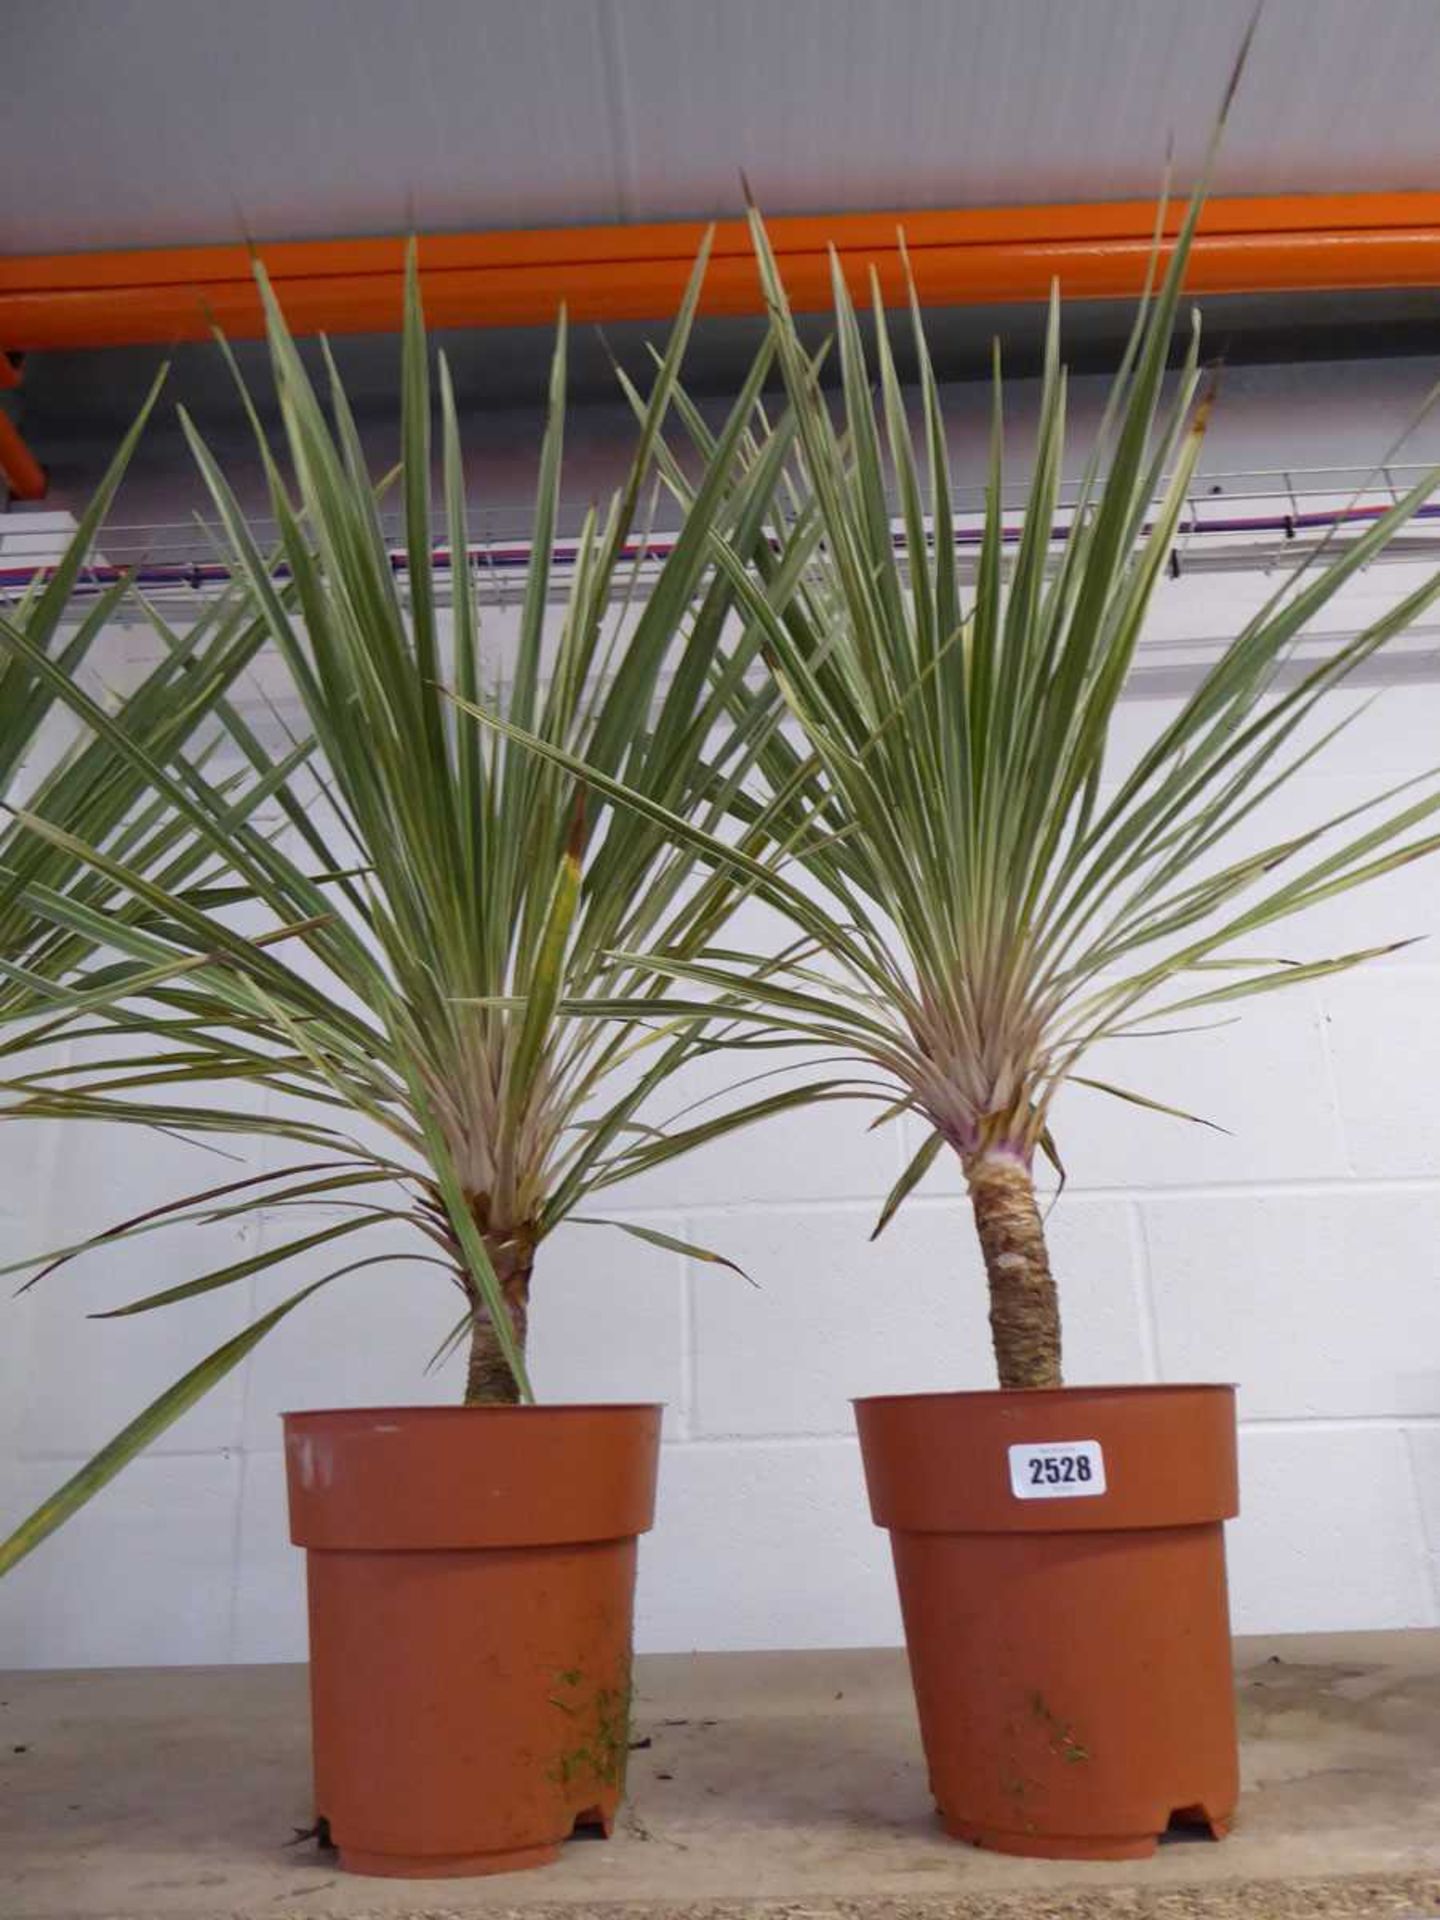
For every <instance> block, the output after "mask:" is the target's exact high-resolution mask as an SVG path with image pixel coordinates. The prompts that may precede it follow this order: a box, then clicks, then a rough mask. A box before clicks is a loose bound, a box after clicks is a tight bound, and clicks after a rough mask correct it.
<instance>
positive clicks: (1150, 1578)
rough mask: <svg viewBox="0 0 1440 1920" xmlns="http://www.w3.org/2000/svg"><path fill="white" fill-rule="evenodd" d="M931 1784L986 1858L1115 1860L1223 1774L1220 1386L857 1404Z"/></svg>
mask: <svg viewBox="0 0 1440 1920" xmlns="http://www.w3.org/2000/svg"><path fill="white" fill-rule="evenodd" d="M856 1417H857V1420H858V1423H859V1428H860V1443H861V1448H862V1450H863V1453H864V1457H865V1474H866V1479H867V1482H868V1484H869V1490H870V1509H871V1512H872V1513H873V1514H874V1517H875V1520H876V1522H877V1524H878V1525H880V1526H882V1527H888V1528H889V1529H890V1536H891V1545H892V1547H893V1549H894V1555H895V1571H896V1576H897V1578H898V1581H899V1586H900V1602H901V1608H902V1611H903V1613H904V1618H905V1639H906V1645H907V1647H908V1649H909V1655H910V1671H911V1676H912V1678H913V1680H914V1684H915V1698H916V1704H917V1707H918V1709H919V1714H920V1730H921V1735H922V1737H923V1739H924V1743H925V1754H926V1758H927V1760H928V1761H929V1766H930V1784H931V1790H932V1792H933V1793H934V1796H935V1800H936V1804H937V1806H938V1807H939V1810H940V1815H941V1818H942V1819H943V1821H944V1823H945V1827H946V1830H947V1831H948V1832H949V1833H952V1834H954V1835H955V1836H956V1837H957V1838H959V1839H962V1840H970V1841H973V1842H974V1843H975V1844H976V1845H977V1846H983V1847H993V1848H995V1849H996V1850H998V1851H1000V1852H1002V1853H1021V1854H1038V1855H1043V1856H1047V1857H1050V1858H1056V1859H1094V1860H1118V1859H1127V1858H1133V1857H1136V1856H1139V1855H1143V1854H1148V1853H1151V1852H1153V1851H1154V1848H1155V1844H1156V1840H1157V1838H1158V1836H1159V1835H1160V1834H1161V1833H1163V1832H1164V1831H1165V1829H1166V1828H1167V1827H1168V1826H1169V1825H1171V1824H1172V1821H1176V1820H1178V1821H1181V1822H1184V1823H1187V1824H1194V1825H1198V1826H1202V1827H1208V1828H1209V1830H1210V1832H1211V1833H1212V1834H1213V1835H1214V1836H1215V1837H1216V1838H1217V1839H1218V1838H1219V1837H1220V1836H1221V1835H1223V1834H1224V1833H1225V1831H1226V1830H1227V1828H1228V1827H1229V1824H1230V1821H1231V1819H1232V1817H1233V1814H1234V1810H1235V1801H1236V1797H1237V1793H1238V1790H1239V1781H1238V1769H1237V1762H1236V1743H1235V1704H1234V1691H1233V1675H1232V1669H1231V1656H1230V1625H1229V1614H1228V1607H1227V1601H1226V1590H1225V1542H1224V1533H1223V1522H1224V1521H1225V1520H1227V1519H1228V1518H1230V1517H1231V1516H1233V1515H1234V1514H1235V1513H1236V1511H1237V1510H1238V1504H1239V1502H1238V1494H1237V1486H1236V1471H1235V1403H1234V1391H1233V1389H1232V1388H1230V1387H1207V1386H1183V1387H1070V1388H1060V1389H1057V1390H1055V1391H1053V1392H1050V1391H1030V1392H1019V1393H1001V1392H996V1393H953V1394H943V1393H941V1394H908V1395H897V1396H889V1397H885V1398H881V1399H872V1400H860V1401H857V1402H856Z"/></svg>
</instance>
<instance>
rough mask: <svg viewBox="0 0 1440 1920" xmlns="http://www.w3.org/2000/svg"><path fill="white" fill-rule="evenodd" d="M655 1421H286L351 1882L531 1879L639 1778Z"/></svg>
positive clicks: (320, 1721)
mask: <svg viewBox="0 0 1440 1920" xmlns="http://www.w3.org/2000/svg"><path fill="white" fill-rule="evenodd" d="M660 1415H661V1410H660V1408H659V1407H650V1406H608V1407H598V1406H597V1407H382V1408H364V1409H356V1410H353V1411H343V1412H336V1413H291V1414H287V1415H286V1416H285V1464H286V1473H287V1477H288V1480H289V1491H290V1535H291V1538H292V1539H293V1540H294V1542H295V1544H296V1545H297V1546H301V1547H304V1548H305V1549H306V1558H307V1570H308V1576H309V1590H310V1701H311V1716H312V1725H313V1735H314V1767H315V1811H316V1815H317V1817H318V1818H319V1819H321V1820H323V1821H324V1822H325V1823H326V1825H327V1826H328V1829H329V1834H330V1838H331V1839H332V1841H333V1842H334V1843H335V1845H336V1846H337V1847H338V1848H339V1850H340V1864H341V1866H342V1867H345V1868H347V1869H348V1870H349V1871H351V1872H352V1873H373V1874H405V1875H425V1876H429V1875H437V1874H478V1873H499V1872H504V1871H509V1870H511V1869H514V1868H518V1867H531V1866H540V1865H542V1864H543V1863H544V1862H545V1861H547V1860H550V1859H553V1858H554V1856H555V1852H556V1849H557V1847H558V1846H559V1844H560V1842H561V1841H562V1840H564V1839H566V1838H567V1837H568V1836H569V1834H570V1833H571V1832H572V1831H573V1830H574V1829H575V1828H576V1827H577V1826H585V1825H588V1826H596V1827H599V1828H601V1829H602V1830H603V1831H604V1832H606V1833H607V1834H608V1833H609V1831H610V1825H611V1822H612V1820H613V1818H614V1815H615V1810H616V1807H617V1806H618V1804H619V1801H620V1797H621V1793H622V1791H623V1789H624V1783H625V1762H626V1756H627V1752H628V1747H629V1720H630V1643H631V1618H632V1612H633V1602H634V1592H635V1552H636V1536H637V1535H638V1534H640V1533H643V1532H644V1531H645V1530H646V1529H647V1528H648V1527H649V1526H650V1524H651V1520H652V1518H653V1515H654V1505H655V1472H656V1462H657V1457H658V1452H659V1442H660Z"/></svg>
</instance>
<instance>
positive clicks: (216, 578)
mask: <svg viewBox="0 0 1440 1920" xmlns="http://www.w3.org/2000/svg"><path fill="white" fill-rule="evenodd" d="M1389 511H1390V508H1388V507H1378V506H1377V507H1341V508H1337V509H1335V510H1333V511H1325V512H1315V513H1277V514H1246V515H1241V516H1238V517H1236V518H1232V519H1224V520H1205V521H1199V520H1182V521H1181V522H1180V525H1179V527H1178V529H1177V531H1178V532H1180V533H1182V534H1196V535H1209V534H1224V533H1276V534H1281V535H1283V536H1284V537H1285V538H1287V539H1290V538H1293V537H1294V535H1295V534H1297V533H1300V532H1302V531H1303V532H1309V531H1311V530H1315V529H1319V528H1331V527H1340V526H1348V525H1350V524H1352V523H1354V524H1363V523H1365V522H1372V521H1375V520H1379V519H1381V518H1382V517H1383V515H1385V514H1386V513H1388V512H1389ZM1414 517H1415V518H1416V519H1417V520H1434V519H1440V504H1437V505H1432V506H1423V507H1420V508H1418V509H1417V510H1416V513H1415V516H1414ZM1146 530H1147V531H1148V530H1149V529H1148V526H1147V529H1146ZM1020 534H1021V529H1020V528H1019V527H1007V528H1006V529H1005V531H1004V535H1003V538H1004V539H1005V541H1006V542H1007V543H1010V544H1013V543H1014V542H1015V541H1017V540H1019V538H1020ZM1065 535H1066V529H1065V528H1064V527H1057V528H1056V529H1055V530H1054V534H1053V538H1054V539H1056V540H1063V539H1064V538H1065ZM981 538H982V534H981V530H980V529H979V528H978V527H973V528H972V527H957V528H956V530H955V545H956V546H957V547H971V546H978V545H979V543H980V540H981ZM904 545H905V536H904V535H903V534H900V533H897V534H896V535H895V546H896V549H897V551H898V550H900V549H902V548H903V547H904ZM673 548H674V542H673V541H672V540H665V539H650V540H643V541H641V540H637V541H631V542H628V543H627V544H626V546H625V547H624V548H623V549H622V558H624V559H626V560H632V561H633V560H638V559H646V560H664V559H667V558H668V557H669V555H670V553H671V552H672V550H673ZM576 552H577V549H576V547H575V545H574V543H573V542H568V543H567V542H563V541H562V542H560V543H559V544H557V545H556V546H555V547H553V548H552V549H551V556H550V557H551V562H552V564H553V565H557V566H562V567H565V566H573V565H574V564H575V556H576ZM467 555H468V557H469V558H470V559H471V560H473V561H475V562H477V563H478V564H480V565H482V566H484V567H487V568H491V567H493V568H497V569H498V568H506V569H509V568H518V567H526V566H528V565H529V564H530V558H531V549H530V548H529V547H528V546H524V545H515V546H508V547H483V546H475V547H470V548H468V549H467ZM431 563H432V565H433V566H434V567H435V568H436V569H437V571H439V572H442V573H443V572H445V571H446V570H448V568H449V567H450V564H451V556H450V549H449V548H448V547H437V548H435V549H434V551H433V553H432V555H431ZM390 566H391V569H392V571H393V572H395V573H397V574H403V573H408V571H409V568H410V563H409V561H408V559H407V558H406V556H405V555H404V553H402V552H399V551H396V552H394V553H392V554H391V555H390ZM54 571H55V569H54V567H53V566H52V565H51V564H49V563H48V562H47V563H42V564H40V565H35V566H24V567H6V566H0V592H3V591H6V590H14V591H17V592H18V591H23V590H24V589H25V588H26V587H28V586H30V585H32V584H33V583H34V582H35V581H37V580H41V581H43V580H48V579H49V578H50V577H51V575H52V574H53V573H54ZM126 578H128V579H130V580H132V581H133V582H134V583H135V585H136V586H141V587H197V588H198V587H205V586H218V585H223V584H224V583H225V582H226V581H228V580H229V579H231V578H232V572H231V569H230V568H229V567H228V566H226V565H225V563H224V562H223V561H218V560H209V561H169V562H157V563H156V564H154V565H149V566H147V565H145V564H144V563H143V562H142V563H141V564H140V565H138V566H131V567H125V566H111V565H102V566H94V567H88V568H86V570H85V574H84V576H83V578H82V579H81V580H79V581H78V582H77V583H76V589H75V590H76V592H77V593H78V594H85V593H99V592H101V591H102V590H103V589H104V588H105V587H108V586H113V585H114V584H115V583H116V581H118V580H121V579H126ZM275 578H276V579H277V580H285V579H288V578H289V569H288V568H287V567H285V566H279V567H277V568H276V569H275Z"/></svg>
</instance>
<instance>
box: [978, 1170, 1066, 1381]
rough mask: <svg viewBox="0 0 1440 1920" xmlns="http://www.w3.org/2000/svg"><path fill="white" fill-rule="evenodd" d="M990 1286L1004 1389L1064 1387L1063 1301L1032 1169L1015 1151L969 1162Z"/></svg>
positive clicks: (998, 1367) (992, 1323)
mask: <svg viewBox="0 0 1440 1920" xmlns="http://www.w3.org/2000/svg"><path fill="white" fill-rule="evenodd" d="M965 1178H966V1180H967V1182H968V1183H969V1187H970V1200H971V1203H972V1205H973V1206H974V1208H975V1231H976V1232H977V1233H978V1234H979V1236H980V1247H981V1251H982V1252H983V1253H984V1256H985V1274H986V1278H987V1279H988V1280H989V1283H990V1336H991V1339H992V1340H993V1341H994V1344H995V1366H996V1370H997V1371H998V1373H999V1375H1000V1385H1001V1386H1002V1387H1058V1386H1059V1385H1060V1384H1061V1379H1060V1302H1059V1300H1058V1298H1057V1297H1056V1293H1055V1282H1054V1280H1053V1279H1052V1277H1051V1274H1050V1257H1049V1255H1048V1253H1047V1252H1046V1250H1045V1229H1044V1227H1043V1226H1042V1225H1041V1222H1040V1209H1039V1208H1038V1207H1037V1206H1036V1204H1035V1183H1034V1181H1033V1180H1032V1179H1031V1177H1030V1169H1029V1167H1028V1166H1026V1165H1025V1164H1024V1162H1023V1161H1021V1160H1019V1159H1017V1158H1015V1157H1014V1156H1013V1155H1010V1154H993V1153H982V1154H977V1155H976V1156H975V1157H974V1159H971V1160H967V1161H966V1163H965Z"/></svg>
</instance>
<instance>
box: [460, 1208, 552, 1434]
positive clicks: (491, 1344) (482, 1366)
mask: <svg viewBox="0 0 1440 1920" xmlns="http://www.w3.org/2000/svg"><path fill="white" fill-rule="evenodd" d="M485 1251H486V1252H487V1253H488V1254H489V1255H490V1264H491V1266H492V1267H494V1269H495V1277H496V1279H497V1280H498V1281H499V1282H500V1291H501V1293H502V1294H503V1295H504V1298H505V1305H506V1307H507V1308H508V1310H509V1314H510V1326H511V1329H512V1331H513V1332H514V1335H515V1344H516V1346H517V1347H518V1348H519V1349H520V1352H521V1354H522V1355H523V1354H524V1352H525V1333H526V1328H527V1325H528V1323H529V1318H530V1268H531V1265H532V1263H533V1261H534V1257H535V1256H534V1249H533V1248H532V1246H531V1245H530V1242H529V1240H528V1238H527V1239H519V1238H515V1239H500V1238H498V1237H496V1236H492V1235H490V1234H486V1236H485ZM470 1305H471V1312H472V1315H473V1324H472V1326H471V1330H470V1365H469V1368H468V1370H467V1372H466V1375H465V1404H466V1406H467V1407H495V1406H514V1405H515V1404H516V1402H517V1401H518V1400H519V1398H520V1389H519V1387H518V1386H517V1385H516V1382H515V1376H514V1374H513V1373H511V1371H510V1366H509V1362H508V1361H507V1360H506V1358H505V1355H504V1352H503V1351H502V1349H501V1346H500V1342H499V1340H497V1339H496V1337H495V1324H494V1322H493V1320H492V1319H491V1317H490V1309H489V1308H488V1307H487V1306H486V1304H485V1302H484V1300H483V1298H482V1297H481V1296H480V1294H479V1293H478V1292H476V1291H474V1289H473V1288H472V1290H471V1294H470Z"/></svg>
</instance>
